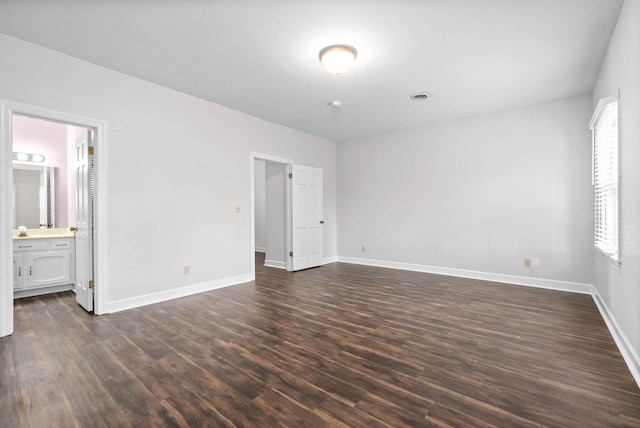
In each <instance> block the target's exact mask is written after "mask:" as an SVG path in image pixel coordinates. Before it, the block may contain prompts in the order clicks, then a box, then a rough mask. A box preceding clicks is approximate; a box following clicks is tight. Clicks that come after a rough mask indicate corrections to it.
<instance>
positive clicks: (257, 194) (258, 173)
mask: <svg viewBox="0 0 640 428" xmlns="http://www.w3.org/2000/svg"><path fill="white" fill-rule="evenodd" d="M254 162H255V164H254V169H253V173H254V177H253V178H254V184H253V189H254V196H253V197H254V201H255V204H254V207H255V208H254V209H255V217H254V222H255V241H256V242H255V244H256V251H260V252H263V253H264V252H265V250H266V246H267V243H266V242H267V241H266V213H265V162H264V161H263V160H259V159H256V160H255V161H254Z"/></svg>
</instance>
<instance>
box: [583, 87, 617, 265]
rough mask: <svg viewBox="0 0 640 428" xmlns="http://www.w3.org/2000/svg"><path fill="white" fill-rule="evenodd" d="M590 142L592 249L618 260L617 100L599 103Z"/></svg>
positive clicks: (592, 121) (594, 114)
mask: <svg viewBox="0 0 640 428" xmlns="http://www.w3.org/2000/svg"><path fill="white" fill-rule="evenodd" d="M589 126H590V128H591V132H592V142H593V174H592V175H593V178H592V180H593V190H594V202H595V231H594V245H595V246H596V248H598V249H599V250H600V251H602V252H603V253H604V254H605V255H607V256H608V257H610V258H611V259H612V260H614V261H616V262H618V261H619V260H620V251H619V244H618V238H619V232H618V230H619V214H618V208H619V203H618V197H619V184H620V176H619V175H618V97H617V96H615V97H609V98H603V99H601V100H600V101H599V102H598V105H597V107H596V110H595V112H594V113H593V117H592V118H591V122H590V123H589Z"/></svg>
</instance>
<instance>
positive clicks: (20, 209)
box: [13, 162, 56, 229]
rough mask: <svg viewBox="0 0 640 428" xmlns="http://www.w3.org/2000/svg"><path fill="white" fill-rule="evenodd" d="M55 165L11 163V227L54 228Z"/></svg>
mask: <svg viewBox="0 0 640 428" xmlns="http://www.w3.org/2000/svg"><path fill="white" fill-rule="evenodd" d="M54 177H55V167H51V166H40V165H26V164H19V163H15V162H14V164H13V190H14V192H13V195H14V203H13V206H14V209H15V212H14V214H15V217H14V218H15V224H14V225H13V228H14V229H17V228H18V226H26V227H27V228H28V229H41V228H54V227H56V225H55V223H56V222H55V179H54Z"/></svg>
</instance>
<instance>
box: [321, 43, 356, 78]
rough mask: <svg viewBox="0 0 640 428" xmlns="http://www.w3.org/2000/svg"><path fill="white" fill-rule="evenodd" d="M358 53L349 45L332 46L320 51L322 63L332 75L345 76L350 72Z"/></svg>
mask: <svg viewBox="0 0 640 428" xmlns="http://www.w3.org/2000/svg"><path fill="white" fill-rule="evenodd" d="M357 55H358V52H357V51H356V50H355V48H354V47H352V46H349V45H331V46H327V47H326V48H324V49H322V50H321V51H320V62H322V66H323V67H324V68H325V70H327V71H328V72H329V73H331V74H343V73H346V72H347V71H349V69H350V68H351V66H352V65H353V63H354V62H355V60H356V56H357Z"/></svg>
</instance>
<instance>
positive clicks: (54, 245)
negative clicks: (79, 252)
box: [49, 239, 71, 250]
mask: <svg viewBox="0 0 640 428" xmlns="http://www.w3.org/2000/svg"><path fill="white" fill-rule="evenodd" d="M69 248H71V239H51V240H50V241H49V249H50V250H68V249H69Z"/></svg>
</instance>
